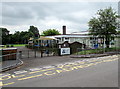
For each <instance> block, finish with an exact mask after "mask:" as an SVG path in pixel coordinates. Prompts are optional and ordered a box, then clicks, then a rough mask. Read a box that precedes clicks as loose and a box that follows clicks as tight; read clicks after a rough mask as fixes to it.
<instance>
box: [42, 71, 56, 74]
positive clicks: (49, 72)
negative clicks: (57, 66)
mask: <svg viewBox="0 0 120 89" xmlns="http://www.w3.org/2000/svg"><path fill="white" fill-rule="evenodd" d="M44 74H45V75H54V74H56V73H55V72H52V71H48V72H45V73H44Z"/></svg>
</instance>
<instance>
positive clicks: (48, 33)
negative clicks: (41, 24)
mask: <svg viewBox="0 0 120 89" xmlns="http://www.w3.org/2000/svg"><path fill="white" fill-rule="evenodd" d="M42 35H44V36H53V35H60V33H59V31H58V30H56V29H48V30H46V31H43V32H42Z"/></svg>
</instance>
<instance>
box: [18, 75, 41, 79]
mask: <svg viewBox="0 0 120 89" xmlns="http://www.w3.org/2000/svg"><path fill="white" fill-rule="evenodd" d="M40 76H42V74H40V75H36V76H30V77H25V78H20V79H18V80H25V79H30V78H35V77H40Z"/></svg>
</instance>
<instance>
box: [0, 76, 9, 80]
mask: <svg viewBox="0 0 120 89" xmlns="http://www.w3.org/2000/svg"><path fill="white" fill-rule="evenodd" d="M8 79H11V76H3V77H2V78H0V80H8Z"/></svg>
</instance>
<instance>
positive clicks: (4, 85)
mask: <svg viewBox="0 0 120 89" xmlns="http://www.w3.org/2000/svg"><path fill="white" fill-rule="evenodd" d="M14 83H15V82H11V83H7V84H2V86H6V85H11V84H14Z"/></svg>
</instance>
